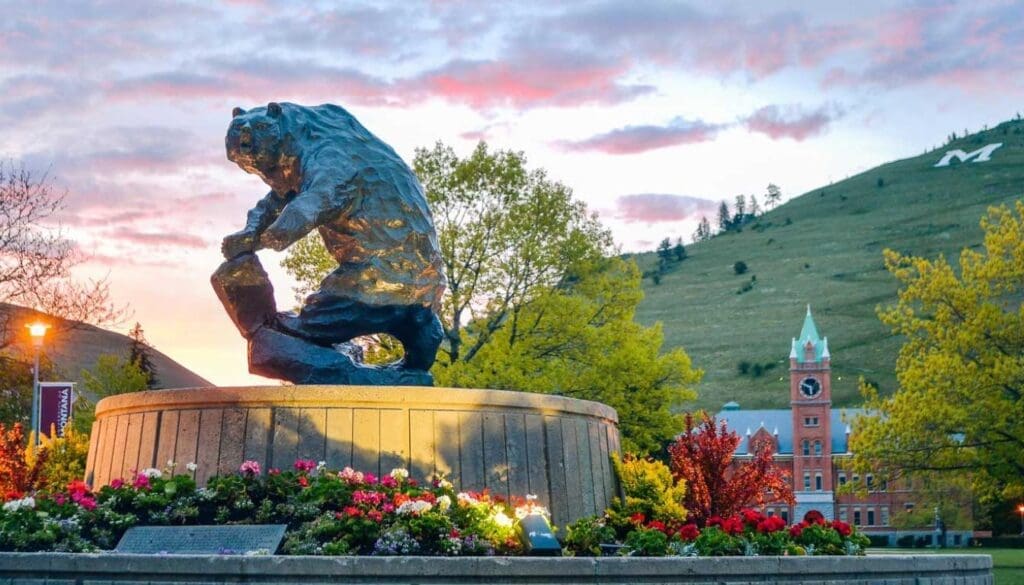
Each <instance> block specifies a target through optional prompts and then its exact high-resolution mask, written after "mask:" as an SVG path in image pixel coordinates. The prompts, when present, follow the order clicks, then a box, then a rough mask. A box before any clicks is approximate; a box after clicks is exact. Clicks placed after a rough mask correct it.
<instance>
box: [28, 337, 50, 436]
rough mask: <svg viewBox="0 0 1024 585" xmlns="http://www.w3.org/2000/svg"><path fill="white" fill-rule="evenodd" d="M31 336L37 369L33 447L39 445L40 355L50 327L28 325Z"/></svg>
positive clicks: (33, 398)
mask: <svg viewBox="0 0 1024 585" xmlns="http://www.w3.org/2000/svg"><path fill="white" fill-rule="evenodd" d="M25 327H27V328H28V332H29V335H31V336H32V347H33V348H34V349H35V354H36V355H35V367H33V368H32V428H31V431H32V432H33V435H32V436H33V437H34V438H33V439H32V441H33V445H38V444H39V409H40V407H41V405H40V404H39V353H40V352H41V351H42V349H43V338H44V337H45V336H46V330H47V329H49V328H50V326H49V325H46V324H43V323H32V324H30V325H26V326H25Z"/></svg>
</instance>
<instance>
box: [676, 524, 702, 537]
mask: <svg viewBox="0 0 1024 585" xmlns="http://www.w3.org/2000/svg"><path fill="white" fill-rule="evenodd" d="M698 536H700V528H697V525H696V524H692V523H691V524H686V525H684V526H683V527H682V528H680V529H679V538H682V539H683V540H697V537H698Z"/></svg>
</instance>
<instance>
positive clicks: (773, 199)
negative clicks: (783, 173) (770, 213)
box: [764, 183, 782, 208]
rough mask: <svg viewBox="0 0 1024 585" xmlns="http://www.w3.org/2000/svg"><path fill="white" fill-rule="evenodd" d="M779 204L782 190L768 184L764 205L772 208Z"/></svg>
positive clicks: (772, 184)
mask: <svg viewBox="0 0 1024 585" xmlns="http://www.w3.org/2000/svg"><path fill="white" fill-rule="evenodd" d="M779 203H782V189H779V186H778V185H776V184H775V183H769V184H768V193H767V194H766V195H765V200H764V204H765V205H766V206H768V207H769V208H774V207H775V206H776V205H778V204H779Z"/></svg>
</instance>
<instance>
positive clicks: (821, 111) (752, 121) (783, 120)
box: [743, 105, 843, 142]
mask: <svg viewBox="0 0 1024 585" xmlns="http://www.w3.org/2000/svg"><path fill="white" fill-rule="evenodd" d="M842 116H843V111H842V110H841V109H840V108H838V107H836V106H822V107H820V108H818V109H815V110H805V109H804V108H802V107H800V106H795V105H787V106H780V105H770V106H764V107H762V108H759V109H758V110H756V111H755V112H754V113H753V114H751V115H750V116H747V117H746V118H745V119H744V120H743V124H744V125H745V126H746V127H747V129H748V130H750V131H751V132H759V133H761V134H764V135H766V136H768V137H770V138H771V139H772V140H778V139H780V138H792V139H793V140H796V141H798V142H799V141H802V140H805V139H807V138H810V137H811V136H816V135H818V134H821V133H822V132H824V131H825V130H826V129H827V128H828V126H829V124H831V123H832V122H833V121H835V120H837V119H839V118H840V117H842Z"/></svg>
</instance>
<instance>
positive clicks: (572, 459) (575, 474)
mask: <svg viewBox="0 0 1024 585" xmlns="http://www.w3.org/2000/svg"><path fill="white" fill-rule="evenodd" d="M561 423H562V456H563V457H564V458H565V492H566V499H567V500H568V503H569V506H568V510H569V517H570V518H579V517H580V516H586V515H587V512H586V508H585V507H584V505H583V501H584V500H583V485H582V484H583V478H582V473H581V471H580V467H581V466H580V448H579V441H578V440H577V436H576V420H575V419H573V418H568V417H565V418H562V419H561Z"/></svg>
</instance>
